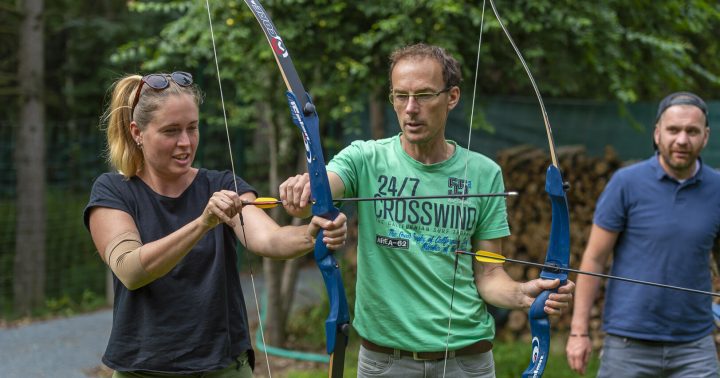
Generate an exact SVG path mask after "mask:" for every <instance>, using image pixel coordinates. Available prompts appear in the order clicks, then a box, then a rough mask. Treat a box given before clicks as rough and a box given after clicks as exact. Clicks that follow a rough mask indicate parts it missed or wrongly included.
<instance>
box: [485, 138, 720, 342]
mask: <svg viewBox="0 0 720 378" xmlns="http://www.w3.org/2000/svg"><path fill="white" fill-rule="evenodd" d="M557 155H558V160H559V163H560V169H561V170H562V173H563V178H564V179H565V181H566V182H567V183H569V184H570V189H569V190H568V192H567V198H568V206H569V210H570V267H571V268H575V269H578V268H579V266H580V262H581V260H582V253H583V251H584V249H585V246H586V244H587V239H588V237H589V236H590V228H591V226H592V218H593V212H594V211H595V204H596V202H597V200H598V198H599V197H600V194H601V193H602V191H603V189H604V188H605V185H606V184H607V182H608V180H609V179H610V177H611V176H612V174H613V173H614V172H615V171H616V170H617V169H619V168H620V167H621V166H623V165H625V164H626V163H623V162H621V161H620V159H619V158H618V156H617V154H616V153H615V151H614V150H613V149H612V148H611V147H608V148H606V150H605V155H604V156H603V157H589V156H587V154H586V151H585V148H584V147H582V146H568V147H562V148H559V149H558V150H557ZM496 161H497V162H498V164H500V166H501V167H502V169H503V174H504V180H505V187H506V189H507V190H508V191H518V192H519V193H520V195H519V196H518V197H514V198H513V197H511V198H509V199H508V222H509V223H510V229H511V232H512V236H510V237H509V240H508V242H507V243H505V244H503V253H504V254H505V255H506V256H507V257H509V258H515V259H518V260H526V261H531V262H544V261H545V253H546V248H547V243H548V236H549V234H550V222H551V215H552V213H551V208H550V202H549V199H548V196H547V193H545V173H546V170H547V168H548V166H549V164H550V157H549V155H548V154H547V153H545V152H543V151H541V150H540V149H537V148H535V147H531V146H518V147H513V148H509V149H506V150H502V151H500V152H499V153H498V155H497V158H496ZM713 256H714V260H713V263H712V264H711V265H712V267H713V268H717V259H718V256H720V238H718V239H717V240H716V241H715V245H714V250H713ZM610 263H611V261H608V268H609V265H610ZM505 270H506V271H507V272H508V274H509V275H510V276H511V277H512V278H513V279H515V280H517V281H527V280H529V279H534V278H537V277H539V275H540V269H539V268H535V267H528V266H525V265H520V264H512V263H506V264H505ZM608 271H609V269H606V271H605V273H607V272H608ZM569 277H570V279H571V280H573V281H576V274H574V273H571V274H570V275H569ZM713 278H714V282H713V289H714V291H716V292H717V291H719V290H720V274H719V273H718V271H717V269H713ZM604 287H605V285H604V282H603V285H601V288H600V292H599V293H598V298H597V299H596V301H595V305H594V306H593V309H592V312H591V319H590V329H589V331H590V337H591V339H592V341H593V346H594V347H595V348H596V349H599V348H601V347H602V339H603V332H602V318H601V316H602V310H603V303H604ZM571 318H572V312H571V311H567V312H566V313H564V314H563V315H562V316H561V317H560V318H554V319H553V320H552V322H551V324H552V327H553V331H555V332H559V333H560V334H567V333H569V330H570V321H571ZM718 326H719V327H720V324H718ZM497 337H498V338H499V339H501V340H524V341H526V342H529V340H530V328H529V325H528V319H527V313H526V312H525V311H519V310H515V311H512V312H510V314H509V315H508V317H507V322H506V323H505V326H504V327H502V328H498V334H497ZM715 343H716V346H718V351H719V352H718V353H719V354H720V331H719V329H716V331H715Z"/></svg>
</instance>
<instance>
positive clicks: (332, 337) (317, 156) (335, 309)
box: [245, 0, 350, 378]
mask: <svg viewBox="0 0 720 378" xmlns="http://www.w3.org/2000/svg"><path fill="white" fill-rule="evenodd" d="M245 4H247V6H248V7H249V8H250V10H251V11H252V12H253V14H254V15H255V18H256V19H257V20H258V23H259V24H260V26H261V28H262V30H263V32H264V34H265V37H266V38H267V40H268V43H269V44H270V46H271V47H272V50H273V55H274V56H275V60H276V62H277V64H278V67H279V68H280V72H281V74H282V77H283V80H284V81H285V85H286V86H287V89H288V92H287V93H286V95H287V100H288V105H289V107H290V113H291V116H292V120H293V123H295V125H296V126H297V127H298V128H299V129H300V132H301V134H302V138H303V144H304V145H305V155H306V159H307V167H308V173H309V175H310V187H311V192H312V194H313V196H314V203H313V206H312V213H313V215H316V216H321V217H323V218H325V219H329V220H333V219H335V218H336V217H337V216H338V214H339V213H340V211H339V210H338V209H337V208H336V207H335V206H334V204H333V201H332V192H331V190H330V183H329V180H328V177H327V171H326V169H325V159H324V157H323V151H322V145H321V143H320V128H319V123H320V122H319V118H318V115H317V112H316V111H315V106H314V105H313V104H312V102H311V99H310V96H308V94H307V92H306V91H305V88H304V87H303V85H302V82H301V81H300V78H299V76H298V74H297V71H296V70H295V66H294V64H293V63H292V59H291V58H290V53H289V51H288V49H287V47H286V46H285V43H284V42H283V39H282V37H280V34H279V33H278V31H277V29H276V28H275V25H274V24H273V23H272V21H271V20H270V17H269V16H268V14H267V12H266V11H265V9H263V7H262V5H260V3H259V2H258V1H256V0H245ZM322 239H323V232H322V230H321V231H320V232H319V233H318V235H317V239H316V241H315V251H314V255H313V256H314V258H315V262H316V264H317V265H318V268H319V269H320V271H321V272H322V276H323V280H324V282H325V288H326V289H327V293H328V300H329V304H330V310H329V314H328V318H327V320H326V321H325V337H326V346H327V353H328V354H330V367H329V371H328V373H329V376H330V377H337V378H339V377H342V376H343V369H344V359H345V347H346V346H347V340H348V334H349V331H350V314H349V310H348V304H347V298H346V296H345V287H344V285H343V282H342V277H341V275H340V266H339V264H338V263H337V261H336V260H335V257H334V256H333V254H332V253H331V252H330V250H329V249H328V248H327V246H325V243H323V241H322ZM336 362H337V363H336Z"/></svg>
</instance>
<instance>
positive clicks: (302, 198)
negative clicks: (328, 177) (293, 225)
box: [279, 173, 312, 218]
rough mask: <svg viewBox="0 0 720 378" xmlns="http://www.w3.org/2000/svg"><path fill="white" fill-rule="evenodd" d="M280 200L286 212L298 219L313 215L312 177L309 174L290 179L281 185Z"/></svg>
mask: <svg viewBox="0 0 720 378" xmlns="http://www.w3.org/2000/svg"><path fill="white" fill-rule="evenodd" d="M279 191H280V200H281V201H282V203H283V207H284V208H285V211H286V212H287V213H288V214H290V215H292V216H294V217H296V218H307V217H309V216H310V214H311V208H310V207H311V205H312V199H311V194H312V193H311V192H310V176H309V175H308V174H307V173H303V174H301V175H297V176H294V177H290V178H288V179H287V180H285V182H283V183H282V184H280V190H279Z"/></svg>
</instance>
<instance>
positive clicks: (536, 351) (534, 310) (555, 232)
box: [522, 165, 570, 378]
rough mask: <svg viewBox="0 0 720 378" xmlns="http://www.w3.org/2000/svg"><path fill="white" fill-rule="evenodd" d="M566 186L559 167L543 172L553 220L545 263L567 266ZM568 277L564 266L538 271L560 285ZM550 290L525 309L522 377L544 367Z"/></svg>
mask: <svg viewBox="0 0 720 378" xmlns="http://www.w3.org/2000/svg"><path fill="white" fill-rule="evenodd" d="M565 188H566V186H565V184H564V182H563V178H562V174H561V173H560V170H559V169H558V168H557V167H556V166H554V165H550V167H549V168H548V170H547V173H546V175H545V191H546V192H547V193H548V196H549V197H550V204H551V207H552V223H551V225H550V240H549V241H548V248H547V253H546V256H545V264H546V265H550V266H554V267H559V268H568V267H569V265H570V216H569V210H568V203H567V196H566V195H565ZM567 277H568V274H567V271H565V270H556V269H552V268H543V269H542V271H541V272H540V278H542V279H546V280H555V279H559V280H560V285H564V284H565V283H566V282H567ZM553 292H557V290H552V291H549V290H546V291H543V292H542V293H541V294H540V295H538V296H537V298H535V300H534V301H533V303H532V305H531V306H530V310H529V311H528V318H529V320H530V333H531V334H532V356H531V360H530V365H529V366H528V367H527V369H525V371H524V372H523V375H522V376H523V378H530V377H532V378H539V377H542V375H543V372H544V371H545V366H546V364H547V360H548V358H549V353H550V321H549V319H548V314H547V313H546V312H545V301H547V299H548V297H549V296H550V294H551V293H553Z"/></svg>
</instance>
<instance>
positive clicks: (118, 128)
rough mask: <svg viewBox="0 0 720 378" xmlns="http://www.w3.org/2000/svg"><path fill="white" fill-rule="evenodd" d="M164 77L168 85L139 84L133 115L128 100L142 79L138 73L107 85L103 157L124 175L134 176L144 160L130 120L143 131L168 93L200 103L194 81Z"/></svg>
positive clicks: (127, 176)
mask: <svg viewBox="0 0 720 378" xmlns="http://www.w3.org/2000/svg"><path fill="white" fill-rule="evenodd" d="M168 80H169V82H170V86H169V87H167V88H165V89H154V88H152V87H150V86H149V85H143V86H142V92H141V93H140V97H139V98H138V103H137V105H135V111H134V114H133V113H132V109H131V108H132V105H133V104H132V103H133V101H134V100H135V97H136V93H137V90H138V88H139V87H140V83H141V82H142V76H140V75H127V76H125V77H123V78H121V79H119V80H117V81H116V82H115V83H113V85H112V86H111V87H110V91H111V97H110V104H109V105H108V107H107V109H106V110H105V113H104V114H103V117H102V121H101V124H104V125H105V129H106V137H107V140H106V143H107V150H106V158H107V161H108V163H110V165H111V166H112V167H113V168H114V169H117V170H118V172H119V173H120V174H122V175H123V176H125V178H131V177H133V176H135V175H136V174H137V172H138V171H139V170H140V169H141V168H142V166H143V163H144V161H145V159H144V157H143V152H142V148H141V147H140V146H138V144H137V143H136V142H135V140H134V139H133V137H132V134H131V133H130V123H131V122H132V121H133V120H134V121H135V124H137V126H138V128H139V129H140V130H145V128H146V127H147V125H148V124H149V123H150V122H151V121H152V120H153V115H154V113H155V111H156V110H158V109H159V108H160V106H162V104H163V103H164V101H165V100H166V99H167V98H168V97H169V96H171V95H180V94H188V95H191V96H192V97H193V99H194V100H195V104H196V105H198V106H199V105H200V103H201V102H202V94H201V92H200V90H199V89H198V88H197V87H196V86H195V85H194V84H192V85H190V86H186V87H181V86H179V85H178V84H177V83H175V82H174V81H172V80H170V79H169V78H168ZM133 115H134V116H133ZM101 127H102V125H101Z"/></svg>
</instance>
